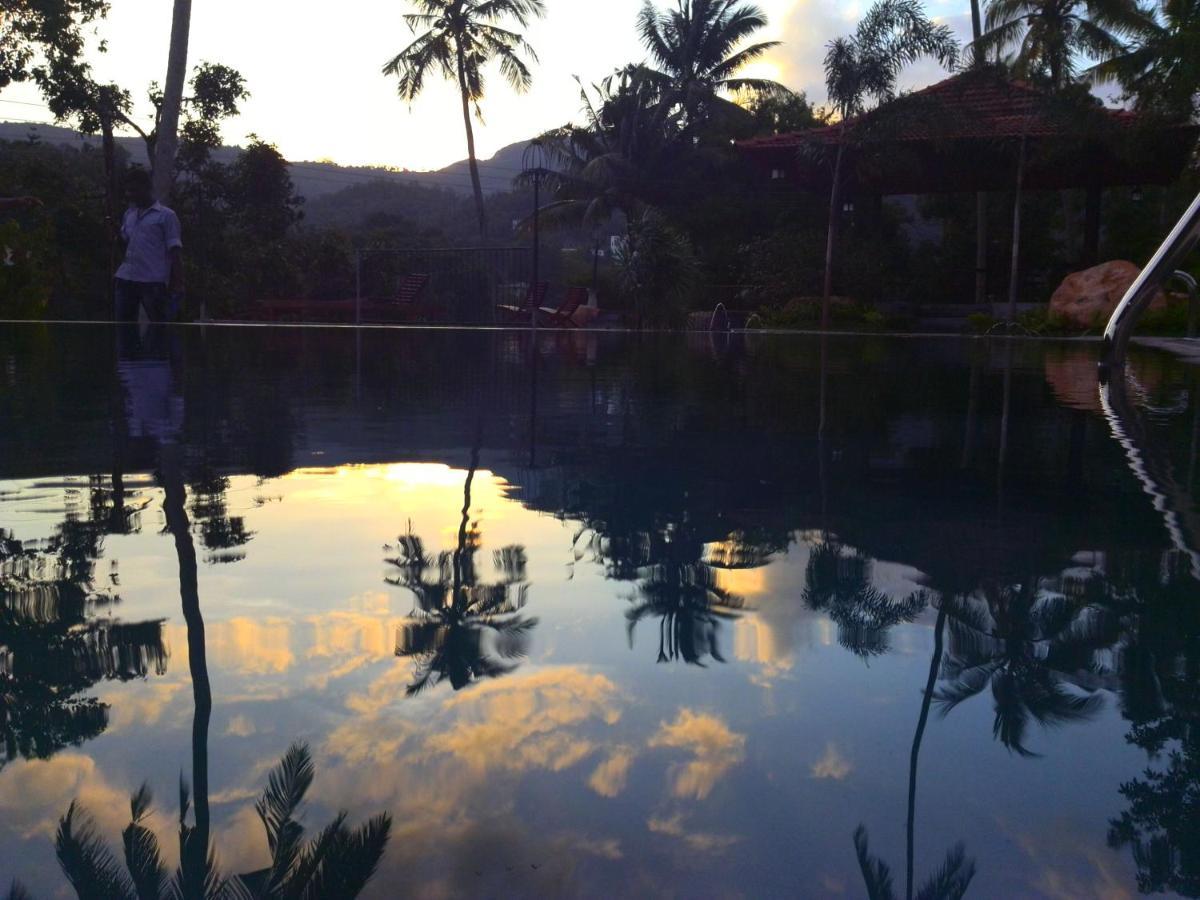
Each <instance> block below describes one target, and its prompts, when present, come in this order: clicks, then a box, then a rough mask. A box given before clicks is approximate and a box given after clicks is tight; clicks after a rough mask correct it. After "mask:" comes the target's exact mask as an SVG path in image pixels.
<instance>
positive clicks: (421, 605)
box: [387, 446, 537, 697]
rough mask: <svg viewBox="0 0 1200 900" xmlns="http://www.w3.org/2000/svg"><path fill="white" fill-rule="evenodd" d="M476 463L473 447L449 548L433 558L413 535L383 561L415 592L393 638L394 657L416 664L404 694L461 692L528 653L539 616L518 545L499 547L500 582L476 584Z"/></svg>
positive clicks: (399, 581) (400, 582) (392, 581)
mask: <svg viewBox="0 0 1200 900" xmlns="http://www.w3.org/2000/svg"><path fill="white" fill-rule="evenodd" d="M478 466H479V449H478V446H476V447H475V448H473V449H472V452H471V467H470V469H469V470H468V472H467V478H466V484H465V486H464V488H463V509H462V520H461V522H460V524H459V530H458V543H457V546H456V547H455V549H454V550H453V551H443V552H442V553H440V554H439V555H438V556H437V558H436V559H435V558H433V557H432V556H430V555H429V554H428V553H426V552H425V547H424V544H423V543H422V541H421V539H420V538H419V537H417V536H416V535H414V534H413V533H412V530H411V527H410V529H409V531H408V533H407V534H403V535H401V536H400V538H399V539H398V542H397V543H398V553H397V555H396V556H395V557H393V558H391V559H389V560H388V563H389V564H390V565H391V566H393V567H394V568H395V569H396V570H397V574H396V575H394V576H392V577H389V578H388V579H387V581H388V583H389V584H392V585H395V586H396V587H402V588H405V589H406V590H408V591H409V592H410V593H412V595H413V601H414V606H413V612H412V614H411V615H410V617H409V621H408V622H407V623H405V624H404V625H402V626H401V627H400V632H399V634H398V635H397V637H396V655H397V656H401V657H415V658H416V659H417V660H418V662H417V668H416V673H415V677H414V679H413V682H412V683H411V684H410V685H409V686H408V689H407V694H408V696H410V697H412V696H414V695H416V694H418V693H420V692H421V691H423V690H424V689H425V688H427V687H431V686H435V685H437V684H439V683H441V682H442V681H449V682H450V684H451V686H452V687H453V688H454V690H456V691H458V690H462V689H463V688H465V687H467V686H468V685H470V684H473V683H474V682H476V681H478V680H479V679H481V678H498V677H500V676H501V675H506V674H508V673H509V672H511V671H512V670H513V669H515V668H516V665H517V663H515V662H513V660H519V659H521V658H524V656H525V655H526V649H527V645H528V640H529V632H530V631H532V629H533V628H534V626H536V625H537V619H529V618H525V617H524V616H523V615H522V614H521V609H522V608H523V607H524V606H525V603H526V601H527V599H528V593H529V585H528V584H527V579H526V574H525V568H526V557H525V550H524V548H523V547H518V546H512V547H505V548H503V549H501V550H498V551H496V553H495V555H494V557H493V563H494V565H495V568H496V570H497V571H498V572H499V573H501V579H500V581H498V582H496V583H494V584H481V583H480V580H479V575H478V570H477V568H476V562H475V557H476V556H477V554H478V553H479V547H480V544H481V541H480V534H479V529H478V527H477V526H476V525H475V524H473V523H472V522H471V521H470V509H471V485H472V483H473V481H474V479H475V471H476V469H477V468H478Z"/></svg>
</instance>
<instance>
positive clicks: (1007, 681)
mask: <svg viewBox="0 0 1200 900" xmlns="http://www.w3.org/2000/svg"><path fill="white" fill-rule="evenodd" d="M943 603H944V604H946V605H948V607H949V608H948V610H947V611H948V613H949V616H950V623H951V624H950V653H949V656H948V657H947V659H946V661H945V663H944V664H943V666H942V672H941V681H942V684H941V686H940V687H939V688H938V690H937V693H936V699H937V701H938V703H939V704H940V706H941V709H942V714H943V715H946V714H948V713H949V712H950V711H951V710H952V709H954V707H956V706H958V704H960V703H962V702H963V701H965V700H968V699H970V698H971V697H974V696H976V695H977V694H980V693H982V692H983V691H984V690H985V689H986V688H989V687H990V688H991V692H992V697H993V699H994V701H995V711H996V719H995V726H994V729H993V731H994V734H995V736H996V738H997V739H998V740H999V741H1000V742H1001V743H1002V744H1004V746H1005V747H1007V748H1008V749H1009V750H1012V751H1015V752H1016V753H1018V754H1020V755H1022V756H1035V755H1036V754H1034V753H1032V752H1031V751H1029V750H1028V749H1027V748H1026V747H1025V743H1024V741H1025V732H1026V730H1027V728H1028V725H1029V722H1030V720H1033V721H1035V722H1037V723H1038V724H1040V725H1042V726H1043V727H1049V726H1054V725H1061V724H1065V723H1067V722H1078V721H1084V720H1087V719H1090V718H1091V717H1092V716H1093V715H1095V714H1096V713H1097V712H1098V711H1099V709H1100V706H1101V705H1102V703H1103V700H1102V698H1101V696H1100V695H1099V694H1098V693H1097V692H1096V691H1095V690H1094V689H1093V688H1090V687H1087V686H1085V685H1079V684H1077V683H1075V681H1077V679H1075V678H1074V675H1075V673H1078V672H1082V671H1086V670H1088V669H1091V668H1094V662H1095V655H1096V653H1097V652H1099V651H1100V650H1103V649H1105V648H1107V647H1110V646H1112V645H1113V644H1114V643H1116V641H1117V639H1118V637H1119V634H1118V629H1117V623H1116V621H1115V620H1114V618H1113V617H1112V616H1110V615H1108V614H1106V613H1105V612H1104V611H1102V610H1101V609H1099V608H1098V607H1095V606H1091V605H1083V606H1079V605H1077V604H1075V603H1073V602H1072V601H1071V600H1069V599H1068V598H1067V597H1065V596H1064V595H1062V594H1059V593H1052V592H1050V591H1044V590H1042V584H1041V582H1040V580H1039V579H1037V578H1030V579H1028V580H1027V581H1026V582H1025V583H1024V584H1018V585H997V584H990V585H985V587H984V589H983V595H982V597H980V596H968V597H955V598H948V599H945V600H943Z"/></svg>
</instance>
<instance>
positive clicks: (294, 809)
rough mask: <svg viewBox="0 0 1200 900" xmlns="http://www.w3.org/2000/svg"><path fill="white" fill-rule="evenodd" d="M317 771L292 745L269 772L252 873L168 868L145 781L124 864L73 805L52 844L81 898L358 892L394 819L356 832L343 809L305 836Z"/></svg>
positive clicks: (185, 829) (185, 830)
mask: <svg viewBox="0 0 1200 900" xmlns="http://www.w3.org/2000/svg"><path fill="white" fill-rule="evenodd" d="M314 774H315V769H314V766H313V762H312V755H311V753H310V752H309V749H308V746H307V745H306V744H303V743H297V744H293V745H292V746H291V747H290V748H289V749H288V751H287V753H286V754H285V755H284V757H283V759H282V760H280V762H279V764H278V765H277V766H276V767H275V768H274V769H273V770H272V771H271V772H270V774H269V775H268V777H267V787H266V788H265V789H264V790H263V792H262V794H261V795H260V796H259V798H258V801H257V802H256V803H255V805H254V809H255V811H256V812H257V813H258V818H259V821H261V822H262V825H263V831H264V832H265V833H266V836H267V846H268V848H269V850H270V853H271V864H270V865H269V866H268V867H267V868H265V869H260V870H258V871H256V872H249V873H246V874H244V875H237V876H233V877H229V878H226V877H223V876H222V875H221V874H220V873H219V872H218V871H217V868H216V862H215V860H214V859H213V858H212V856H211V854H210V857H209V864H208V866H207V867H206V869H205V871H204V872H203V873H202V875H201V876H200V877H199V878H197V877H196V876H193V875H191V874H189V873H188V872H187V871H186V870H185V869H184V868H183V867H182V866H181V867H180V868H179V869H178V870H177V871H176V872H175V874H174V875H173V876H169V875H168V873H167V867H166V865H165V863H164V862H163V857H162V850H161V848H160V846H159V843H158V837H157V836H156V835H155V834H154V832H153V831H151V830H150V828H149V827H148V826H147V824H146V823H147V819H148V817H149V816H150V814H151V810H152V807H153V796H152V795H151V793H150V789H149V787H148V786H146V785H142V787H141V788H140V789H139V790H138V791H136V792H135V793H134V794H133V795H132V797H130V801H129V812H130V820H129V825H128V826H126V828H125V830H124V831H122V832H121V843H122V846H123V849H124V862H125V869H124V870H122V868H121V864H120V862H118V860H117V857H116V854H114V853H113V852H112V850H111V849H110V848H109V847H108V846H107V845H105V843H104V842H103V840H102V839H101V838H100V837H99V836H98V835H97V834H96V828H95V825H94V824H93V822H92V820H91V818H90V816H89V815H88V814H87V812H86V811H85V810H83V809H82V808H81V807H80V806H79V805H78V803H72V804H71V806H70V807H69V808H68V809H67V812H66V813H65V814H64V815H63V817H62V818H61V819H60V820H59V823H58V831H57V834H56V835H55V849H56V851H57V854H58V862H59V865H60V866H61V867H62V870H63V874H64V875H66V877H67V880H68V881H69V882H70V883H71V886H72V887H73V888H74V889H75V892H76V893H77V894H78V895H79V896H80V897H81V898H89V897H104V898H108V900H125V898H129V900H159V898H163V900H166V898H183V897H202V898H218V897H228V898H238V900H242V898H246V900H251V898H254V900H257V898H262V900H267V898H279V897H346V898H352V897H357V896H358V895H359V894H360V893H362V891H363V889H364V888H365V887H366V885H367V882H368V881H370V879H371V877H372V876H373V875H374V874H375V870H376V868H377V867H378V866H379V861H380V859H382V857H383V852H384V849H385V848H386V846H387V842H388V837H389V835H390V832H391V825H392V821H391V816H389V815H388V814H387V813H382V814H380V815H378V816H375V817H373V818H372V819H370V820H368V821H367V822H366V823H365V824H363V825H361V826H360V827H358V828H357V829H351V828H350V827H349V826H348V825H347V824H346V818H347V815H346V813H344V812H342V813H339V814H338V815H337V817H336V818H335V819H334V820H333V821H332V822H331V823H329V824H328V825H326V826H325V827H324V828H323V829H321V831H320V833H319V834H318V835H316V836H315V837H313V838H312V839H310V840H308V841H307V842H306V841H305V840H304V826H303V825H301V824H300V823H301V819H302V818H303V817H302V816H301V815H299V812H300V809H301V806H302V805H303V803H304V798H305V795H306V794H307V793H308V789H309V788H310V787H311V786H312V782H313V777H314ZM179 799H180V816H179V833H180V845H181V849H180V855H181V858H184V857H185V854H186V843H187V837H186V836H187V835H188V834H189V833H190V832H191V830H192V829H191V826H189V825H187V824H186V816H187V809H188V803H189V797H188V789H187V787H186V785H183V784H181V785H180V798H179Z"/></svg>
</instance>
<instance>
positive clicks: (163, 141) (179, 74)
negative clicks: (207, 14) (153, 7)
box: [154, 0, 192, 201]
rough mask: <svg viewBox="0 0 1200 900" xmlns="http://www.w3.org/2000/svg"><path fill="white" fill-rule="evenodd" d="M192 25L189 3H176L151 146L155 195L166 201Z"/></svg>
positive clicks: (177, 0) (170, 178)
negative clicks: (168, 53) (161, 98)
mask: <svg viewBox="0 0 1200 900" xmlns="http://www.w3.org/2000/svg"><path fill="white" fill-rule="evenodd" d="M191 24H192V0H175V12H174V15H173V16H172V17H171V52H170V57H169V58H168V60H167V80H166V84H165V85H164V87H163V101H162V116H161V124H160V126H159V128H158V134H157V140H156V141H155V146H154V193H155V195H156V197H157V198H158V199H159V200H163V201H165V200H166V199H167V198H168V197H170V195H171V180H172V177H173V176H174V174H175V152H176V151H177V150H178V148H179V110H180V107H182V106H183V83H184V81H185V80H186V79H187V55H188V37H189V34H190V31H191Z"/></svg>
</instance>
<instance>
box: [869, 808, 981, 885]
mask: <svg viewBox="0 0 1200 900" xmlns="http://www.w3.org/2000/svg"><path fill="white" fill-rule="evenodd" d="M854 852H855V855H856V856H857V857H858V867H859V869H860V870H861V872H862V877H863V887H864V888H865V889H866V891H867V900H896V891H895V888H894V887H893V885H892V870H891V867H890V866H889V865H888V864H887V863H885V862H884V861H883V860H882V859H880V858H879V857H878V856H874V855H872V854H871V846H870V843H869V841H868V839H867V829H866V828H864V827H863V826H862V825H859V826H858V828H857V829H856V830H855V832H854ZM974 877H975V860H973V859H969V858H967V851H966V848H965V847H964V846H963V845H962V844H956V845H954V846H953V847H951V848H950V849H949V850H948V851H947V852H946V859H945V861H944V862H943V863H942V867H941V868H940V869H938V871H936V872H935V873H933V875H931V876H930V877H929V879H928V880H927V881H926V882H925V884H923V885H922V886H921V889H920V890H919V891H918V892H917V895H916V897H917V900H962V897H963V896H965V895H966V893H967V889H968V888H969V887H970V886H971V881H972V879H974ZM906 896H907V897H908V898H909V900H912V897H913V892H912V884H911V883H910V884H909V886H908V892H907V894H906Z"/></svg>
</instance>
